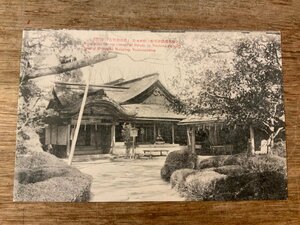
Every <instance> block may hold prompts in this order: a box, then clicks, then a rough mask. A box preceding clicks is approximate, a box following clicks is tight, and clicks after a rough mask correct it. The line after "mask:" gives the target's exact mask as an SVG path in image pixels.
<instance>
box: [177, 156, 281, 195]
mask: <svg viewBox="0 0 300 225" xmlns="http://www.w3.org/2000/svg"><path fill="white" fill-rule="evenodd" d="M198 168H201V169H198V170H187V169H182V170H177V171H175V172H174V173H173V175H172V177H171V184H172V187H174V188H176V189H177V190H178V191H179V192H180V193H181V195H182V196H184V197H185V198H186V199H187V200H250V199H273V200H275V199H286V198H287V173H286V160H285V158H282V157H278V156H275V155H257V156H248V157H247V156H246V155H234V156H216V157H211V158H208V159H205V160H203V161H202V162H200V163H199V164H198Z"/></svg>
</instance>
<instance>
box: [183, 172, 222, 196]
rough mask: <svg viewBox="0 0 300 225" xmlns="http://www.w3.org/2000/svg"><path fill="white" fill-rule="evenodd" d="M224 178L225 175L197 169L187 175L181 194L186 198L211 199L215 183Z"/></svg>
mask: <svg viewBox="0 0 300 225" xmlns="http://www.w3.org/2000/svg"><path fill="white" fill-rule="evenodd" d="M225 178H226V175H223V174H219V173H217V172H214V171H210V170H208V171H205V170H204V171H198V172H197V173H194V174H191V175H189V176H187V178H186V180H185V183H184V187H183V188H182V189H181V191H183V192H181V194H182V195H183V196H184V197H185V198H186V199H187V200H208V199H212V198H213V195H214V189H215V185H216V183H217V182H218V181H220V180H223V179H225Z"/></svg>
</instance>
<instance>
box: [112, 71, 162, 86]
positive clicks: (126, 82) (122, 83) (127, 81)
mask: <svg viewBox="0 0 300 225" xmlns="http://www.w3.org/2000/svg"><path fill="white" fill-rule="evenodd" d="M152 76H159V73H151V74H147V75H144V76H142V77H138V78H134V79H131V80H126V81H124V82H121V83H118V84H116V86H120V85H124V84H129V83H133V82H136V81H139V80H143V79H145V78H148V77H152Z"/></svg>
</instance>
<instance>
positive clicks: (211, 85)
mask: <svg viewBox="0 0 300 225" xmlns="http://www.w3.org/2000/svg"><path fill="white" fill-rule="evenodd" d="M232 51H233V53H234V57H233V60H232V62H231V63H232V66H228V67H227V68H223V69H219V70H218V71H215V72H213V71H211V70H206V71H205V72H204V73H202V74H197V72H196V71H195V72H194V74H193V76H189V79H188V80H187V81H186V82H187V86H188V87H189V88H188V89H184V90H183V89H182V90H181V91H179V93H178V101H177V103H176V104H175V105H174V107H175V109H177V110H179V111H181V112H184V113H186V114H201V113H209V114H212V115H225V116H226V118H227V124H228V125H233V126H236V125H239V126H241V125H242V126H243V127H244V128H246V129H249V128H250V127H252V126H256V127H258V128H259V129H261V130H262V131H263V132H265V134H266V136H267V139H268V143H269V146H270V147H273V145H274V139H275V138H276V136H277V135H278V134H279V133H280V132H281V131H282V130H283V129H284V109H283V81H282V70H281V67H282V66H281V53H280V43H279V40H278V38H268V39H266V40H258V39H243V40H240V41H238V42H236V43H235V44H234V45H233V47H232ZM176 82H178V81H176ZM179 102H181V104H178V103H179Z"/></svg>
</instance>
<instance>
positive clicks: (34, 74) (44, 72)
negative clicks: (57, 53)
mask: <svg viewBox="0 0 300 225" xmlns="http://www.w3.org/2000/svg"><path fill="white" fill-rule="evenodd" d="M116 57H117V54H116V53H100V54H98V55H95V56H94V57H91V58H90V57H88V58H84V59H82V60H78V61H73V62H69V63H65V64H61V65H58V66H53V67H48V68H41V69H39V68H37V69H32V70H31V71H30V72H29V73H28V74H27V75H26V77H25V79H28V80H29V79H34V78H38V77H43V76H48V75H53V74H60V73H64V72H68V71H71V70H75V69H80V68H82V67H86V66H89V65H93V64H96V63H99V62H102V61H105V60H108V59H112V58H116Z"/></svg>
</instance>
